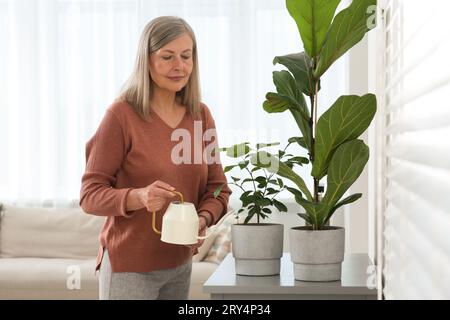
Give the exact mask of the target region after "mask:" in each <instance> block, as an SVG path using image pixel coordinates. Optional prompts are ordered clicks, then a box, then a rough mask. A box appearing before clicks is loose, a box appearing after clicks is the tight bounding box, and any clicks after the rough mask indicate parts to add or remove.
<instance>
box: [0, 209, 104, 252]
mask: <svg viewBox="0 0 450 320" xmlns="http://www.w3.org/2000/svg"><path fill="white" fill-rule="evenodd" d="M104 221H105V218H103V217H97V216H93V215H87V214H86V213H84V212H83V211H82V210H81V209H79V208H67V209H61V208H57V209H56V208H24V207H16V206H10V205H4V210H3V214H2V218H1V224H0V257H1V258H14V257H40V258H45V257H48V258H68V259H91V258H92V257H95V256H96V255H97V251H98V245H99V241H98V236H99V233H100V230H101V227H102V225H103V223H104Z"/></svg>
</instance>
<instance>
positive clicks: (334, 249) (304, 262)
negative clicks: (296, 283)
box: [289, 227, 345, 281]
mask: <svg viewBox="0 0 450 320" xmlns="http://www.w3.org/2000/svg"><path fill="white" fill-rule="evenodd" d="M289 246H290V250H291V260H292V262H293V263H294V277H295V279H296V280H302V281H336V280H340V279H341V264H342V261H344V249H345V229H344V228H341V227H327V229H325V230H311V228H310V227H295V228H291V229H290V232H289Z"/></svg>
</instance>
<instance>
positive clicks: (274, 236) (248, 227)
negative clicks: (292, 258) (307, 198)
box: [215, 143, 308, 276]
mask: <svg viewBox="0 0 450 320" xmlns="http://www.w3.org/2000/svg"><path fill="white" fill-rule="evenodd" d="M277 145H279V143H258V144H256V148H255V149H252V148H251V147H250V146H249V143H241V144H237V145H234V146H231V147H229V148H220V151H222V152H226V154H227V156H228V157H231V158H234V159H236V161H238V162H237V163H235V164H233V165H229V166H226V167H225V168H224V172H225V173H226V174H228V175H230V178H231V182H230V183H229V184H228V185H230V186H231V187H232V188H236V189H238V191H242V194H241V196H240V198H239V200H240V201H241V207H240V208H239V210H238V211H237V219H238V223H236V224H233V225H232V226H231V242H232V254H233V257H234V258H235V267H236V273H237V274H239V275H252V276H266V275H276V274H279V273H280V258H281V257H282V255H283V236H284V227H283V225H282V224H277V223H264V222H263V221H264V219H266V218H268V216H269V215H270V214H271V213H272V211H273V210H278V211H280V212H287V208H286V206H285V205H284V204H283V203H282V202H280V201H278V200H277V199H275V198H276V196H277V195H278V194H279V193H280V192H281V191H283V190H285V186H284V183H283V180H282V179H280V178H276V177H274V176H275V174H274V173H270V172H269V171H268V170H267V168H263V167H262V166H261V165H259V164H258V163H252V162H251V158H252V157H253V156H254V155H255V154H256V153H258V152H260V151H261V150H262V149H264V148H267V147H274V146H277ZM285 149H286V148H285ZM278 154H279V156H280V157H281V158H282V159H283V160H284V161H285V163H287V164H288V165H290V166H292V167H293V166H294V165H296V164H297V165H302V164H303V163H305V162H308V159H306V158H299V157H294V156H292V155H289V154H286V152H285V150H279V151H278ZM238 170H239V171H240V172H241V175H240V177H236V176H233V175H231V174H232V173H233V172H236V171H238ZM221 188H222V186H219V187H218V188H217V189H216V192H215V194H219V193H220V190H221ZM241 215H245V218H244V219H239V218H240V216H241ZM239 220H241V222H240V221H239Z"/></svg>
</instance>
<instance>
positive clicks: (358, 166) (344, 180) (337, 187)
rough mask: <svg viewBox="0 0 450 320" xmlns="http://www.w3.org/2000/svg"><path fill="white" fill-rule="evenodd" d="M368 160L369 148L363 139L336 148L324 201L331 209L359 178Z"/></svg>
mask: <svg viewBox="0 0 450 320" xmlns="http://www.w3.org/2000/svg"><path fill="white" fill-rule="evenodd" d="M367 160H369V148H368V147H367V146H366V145H365V144H364V142H363V141H362V140H352V141H348V142H345V143H344V144H342V145H340V146H339V147H338V148H337V149H336V152H335V153H334V155H333V158H332V159H331V162H330V167H329V168H328V178H327V191H326V193H325V196H324V198H323V201H322V202H323V203H324V204H325V205H326V206H327V208H329V209H330V210H331V209H332V208H333V207H334V206H335V205H336V203H337V202H338V200H339V199H341V197H342V196H343V195H344V193H345V192H346V191H347V190H348V188H350V186H351V185H352V184H353V183H354V182H355V181H356V179H358V177H359V175H360V174H361V172H362V171H363V169H364V166H365V165H366V163H367ZM327 211H328V210H327ZM328 212H329V211H328ZM324 218H326V217H324Z"/></svg>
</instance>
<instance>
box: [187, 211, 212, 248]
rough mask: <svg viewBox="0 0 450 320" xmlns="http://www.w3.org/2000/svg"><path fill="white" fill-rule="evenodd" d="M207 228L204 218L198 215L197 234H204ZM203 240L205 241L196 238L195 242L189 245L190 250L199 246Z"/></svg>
mask: <svg viewBox="0 0 450 320" xmlns="http://www.w3.org/2000/svg"><path fill="white" fill-rule="evenodd" d="M207 228H208V226H207V224H206V218H205V217H202V216H199V217H198V235H199V236H201V237H202V236H204V235H205V234H206V229H207ZM203 242H205V240H203V239H201V240H198V241H197V243H196V244H191V245H190V246H189V247H190V248H191V249H192V251H194V250H195V249H197V248H199V247H200V246H201V245H202V244H203Z"/></svg>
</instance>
